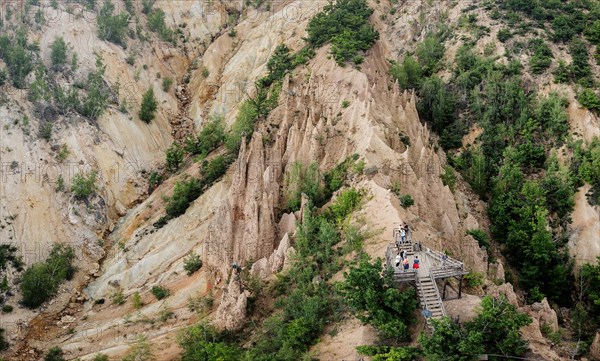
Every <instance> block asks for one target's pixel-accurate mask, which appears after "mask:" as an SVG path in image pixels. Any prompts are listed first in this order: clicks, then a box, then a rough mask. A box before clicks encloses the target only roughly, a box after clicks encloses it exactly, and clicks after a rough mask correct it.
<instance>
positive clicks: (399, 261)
mask: <svg viewBox="0 0 600 361" xmlns="http://www.w3.org/2000/svg"><path fill="white" fill-rule="evenodd" d="M396 231H397V232H398V234H399V235H400V237H396V247H397V248H398V249H400V246H401V245H403V244H404V243H406V242H408V243H410V242H411V240H412V236H411V234H410V232H411V230H410V227H409V226H408V224H406V223H404V224H401V225H399V226H398V228H396ZM419 263H420V261H419V256H415V259H414V260H413V265H412V268H413V269H418V268H419ZM400 265H402V268H404V270H407V269H408V268H409V266H410V261H409V260H408V255H407V254H406V251H405V250H401V251H399V252H398V253H397V254H396V268H400Z"/></svg>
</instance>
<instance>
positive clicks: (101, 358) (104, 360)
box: [92, 0, 131, 361]
mask: <svg viewBox="0 0 600 361" xmlns="http://www.w3.org/2000/svg"><path fill="white" fill-rule="evenodd" d="M130 1H131V0H130ZM92 361H108V355H105V354H103V353H99V354H96V356H94V358H93V359H92Z"/></svg>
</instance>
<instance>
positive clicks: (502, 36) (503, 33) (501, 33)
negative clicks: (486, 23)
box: [497, 28, 513, 43]
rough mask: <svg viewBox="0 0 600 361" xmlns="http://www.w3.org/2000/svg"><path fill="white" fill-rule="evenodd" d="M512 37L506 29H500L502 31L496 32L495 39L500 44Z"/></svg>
mask: <svg viewBox="0 0 600 361" xmlns="http://www.w3.org/2000/svg"><path fill="white" fill-rule="evenodd" d="M512 36H513V34H512V33H511V31H510V30H509V29H507V28H502V29H500V30H498V35H497V37H498V40H499V41H500V42H501V43H504V42H506V41H507V40H508V39H510V38H512Z"/></svg>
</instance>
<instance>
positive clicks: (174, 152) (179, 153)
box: [165, 142, 185, 173]
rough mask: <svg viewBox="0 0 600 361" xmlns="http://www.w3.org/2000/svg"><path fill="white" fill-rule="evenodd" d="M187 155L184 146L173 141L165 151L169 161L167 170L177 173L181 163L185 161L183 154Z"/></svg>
mask: <svg viewBox="0 0 600 361" xmlns="http://www.w3.org/2000/svg"><path fill="white" fill-rule="evenodd" d="M184 155H185V153H184V151H183V148H181V146H180V145H179V143H177V142H173V143H172V144H171V145H170V146H169V148H168V149H167V151H166V153H165V158H166V162H167V170H168V171H169V172H172V173H175V172H177V171H178V170H179V167H180V166H181V163H183V156H184Z"/></svg>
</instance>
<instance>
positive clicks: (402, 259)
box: [396, 250, 420, 270]
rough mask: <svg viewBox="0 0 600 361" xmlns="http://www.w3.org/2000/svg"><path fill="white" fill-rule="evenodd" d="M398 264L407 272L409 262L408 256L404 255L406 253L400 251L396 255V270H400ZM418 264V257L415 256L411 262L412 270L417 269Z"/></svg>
mask: <svg viewBox="0 0 600 361" xmlns="http://www.w3.org/2000/svg"><path fill="white" fill-rule="evenodd" d="M400 264H402V268H404V269H405V270H407V269H408V267H409V265H410V262H409V261H408V255H407V254H406V251H404V250H402V251H401V252H398V254H396V268H400ZM419 264H420V261H419V256H415V259H414V260H413V265H412V268H413V269H418V268H419Z"/></svg>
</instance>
